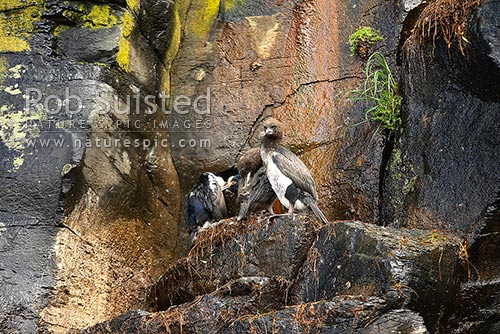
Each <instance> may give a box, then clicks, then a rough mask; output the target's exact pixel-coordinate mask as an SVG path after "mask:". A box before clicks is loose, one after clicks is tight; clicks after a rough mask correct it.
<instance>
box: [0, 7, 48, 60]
mask: <svg viewBox="0 0 500 334" xmlns="http://www.w3.org/2000/svg"><path fill="white" fill-rule="evenodd" d="M40 16H41V8H39V7H36V6H33V7H29V8H24V9H19V10H15V12H14V13H9V14H8V15H2V16H0V52H21V51H28V50H30V45H29V43H28V39H29V37H30V35H31V33H32V32H33V23H34V22H35V21H36V20H38V18H39V17H40Z"/></svg>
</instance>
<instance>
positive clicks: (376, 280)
mask: <svg viewBox="0 0 500 334" xmlns="http://www.w3.org/2000/svg"><path fill="white" fill-rule="evenodd" d="M458 249H459V240H458V239H457V238H455V237H454V236H453V235H446V234H442V233H438V232H429V231H419V230H407V229H392V228H383V227H378V226H374V225H371V224H362V223H359V222H341V223H334V224H330V225H327V226H325V227H323V228H322V229H321V231H320V232H319V234H318V238H317V240H316V242H315V243H314V245H313V247H312V248H311V250H310V251H309V255H308V259H307V261H306V262H305V264H304V266H303V272H302V273H301V275H300V276H301V278H299V280H298V287H297V292H296V294H297V298H298V299H300V300H302V301H304V302H312V301H315V300H319V299H330V298H333V297H334V296H336V295H339V294H340V295H342V294H354V295H357V294H361V295H363V296H380V297H383V298H384V299H386V300H388V301H391V302H392V303H394V304H395V305H399V306H404V307H409V308H411V309H412V310H416V311H418V312H419V313H420V314H421V315H422V316H423V317H424V319H425V321H426V324H427V325H428V326H429V328H433V327H434V326H435V325H436V322H437V321H438V320H439V319H438V317H439V316H438V314H439V312H441V311H442V310H443V309H446V308H448V309H447V310H446V312H448V313H451V312H452V311H453V310H454V300H455V299H454V298H455V296H456V293H457V291H456V290H457V286H456V279H457V274H458V272H459V270H458V269H459V262H458Z"/></svg>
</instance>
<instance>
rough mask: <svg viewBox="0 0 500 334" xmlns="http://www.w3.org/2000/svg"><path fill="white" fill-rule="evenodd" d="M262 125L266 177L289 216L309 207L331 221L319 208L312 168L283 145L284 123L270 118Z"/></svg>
mask: <svg viewBox="0 0 500 334" xmlns="http://www.w3.org/2000/svg"><path fill="white" fill-rule="evenodd" d="M263 125H264V131H263V132H262V133H261V147H260V153H261V157H262V162H263V163H264V167H265V169H266V175H267V178H268V179H269V183H270V184H271V186H272V188H273V190H274V192H275V193H276V196H277V197H278V199H279V201H280V202H281V204H282V205H283V206H284V207H286V208H287V209H288V214H292V213H293V212H294V210H304V209H306V208H307V207H309V208H311V210H312V211H313V212H314V214H315V215H316V217H318V218H319V219H320V220H321V221H322V222H323V223H325V224H327V223H328V219H326V217H325V215H324V214H323V212H321V210H320V209H319V207H318V205H317V200H318V195H317V193H316V185H315V183H314V180H313V178H312V176H311V173H310V172H309V169H308V168H307V167H306V165H304V163H303V162H302V161H301V160H300V159H299V158H298V157H297V156H296V155H295V154H294V153H293V152H292V151H290V150H288V149H287V148H285V147H283V146H281V145H280V141H281V139H282V138H283V133H282V130H281V129H282V124H281V122H279V121H278V120H276V119H274V118H271V117H270V118H268V119H266V120H265V121H264V124H263Z"/></svg>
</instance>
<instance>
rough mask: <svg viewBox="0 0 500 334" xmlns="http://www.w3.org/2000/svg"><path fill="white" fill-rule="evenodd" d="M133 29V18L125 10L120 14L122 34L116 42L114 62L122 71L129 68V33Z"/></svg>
mask: <svg viewBox="0 0 500 334" xmlns="http://www.w3.org/2000/svg"><path fill="white" fill-rule="evenodd" d="M133 29H134V19H133V18H132V15H130V12H128V11H127V12H126V13H125V14H124V15H123V16H122V24H121V30H122V35H121V37H120V41H119V42H118V53H117V55H116V62H117V63H118V66H120V67H121V68H122V69H123V70H124V71H127V72H128V71H129V70H130V59H129V58H130V35H131V33H132V30H133Z"/></svg>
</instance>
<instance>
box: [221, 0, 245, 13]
mask: <svg viewBox="0 0 500 334" xmlns="http://www.w3.org/2000/svg"><path fill="white" fill-rule="evenodd" d="M243 3H244V0H223V1H222V6H223V8H224V11H226V12H228V11H231V10H233V9H234V8H236V7H239V6H241V5H243Z"/></svg>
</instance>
